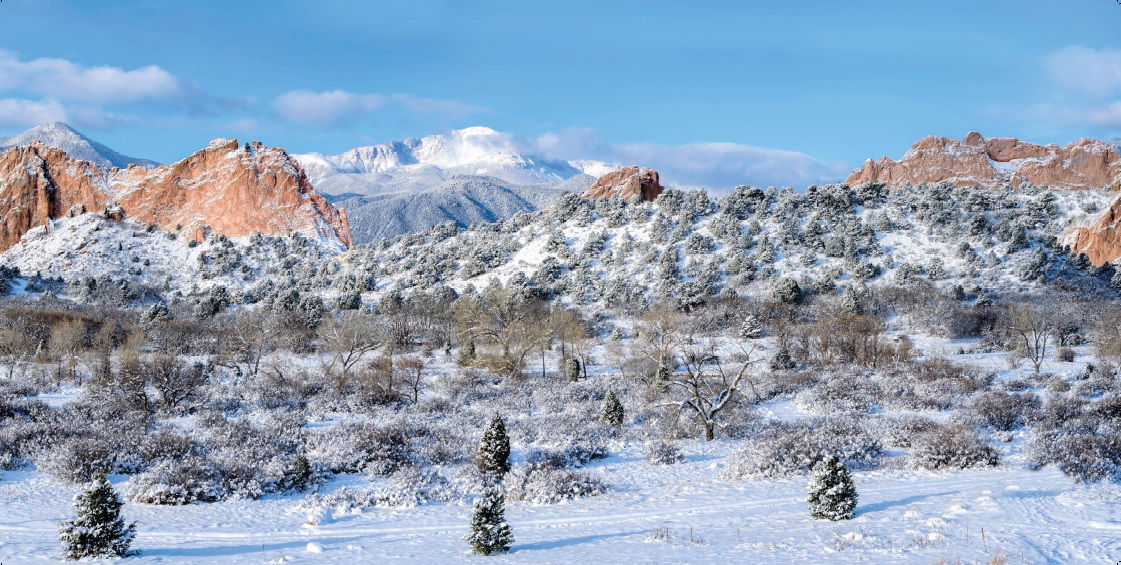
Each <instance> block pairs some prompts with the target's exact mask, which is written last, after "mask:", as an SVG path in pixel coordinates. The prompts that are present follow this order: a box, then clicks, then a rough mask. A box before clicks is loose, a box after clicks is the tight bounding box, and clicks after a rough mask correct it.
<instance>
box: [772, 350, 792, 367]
mask: <svg viewBox="0 0 1121 565" xmlns="http://www.w3.org/2000/svg"><path fill="white" fill-rule="evenodd" d="M796 366H797V365H795V364H794V360H793V359H791V358H790V351H788V350H787V349H786V348H785V347H782V348H780V349H779V350H778V353H775V356H774V358H773V359H771V370H772V371H786V370H789V369H793V368H794V367H796Z"/></svg>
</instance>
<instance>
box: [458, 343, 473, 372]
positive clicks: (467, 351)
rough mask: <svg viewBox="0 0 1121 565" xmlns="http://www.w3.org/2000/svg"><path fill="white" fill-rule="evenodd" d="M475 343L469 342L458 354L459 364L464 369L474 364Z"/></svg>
mask: <svg viewBox="0 0 1121 565" xmlns="http://www.w3.org/2000/svg"><path fill="white" fill-rule="evenodd" d="M476 355H477V354H476V352H475V342H474V341H469V342H467V345H465V346H463V351H462V352H460V354H459V364H460V365H462V366H464V367H469V366H470V365H471V364H472V363H474V362H475V356H476Z"/></svg>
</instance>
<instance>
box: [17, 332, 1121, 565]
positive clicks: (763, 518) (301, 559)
mask: <svg viewBox="0 0 1121 565" xmlns="http://www.w3.org/2000/svg"><path fill="white" fill-rule="evenodd" d="M918 345H919V346H920V347H921V348H922V349H923V350H924V351H925V352H926V353H927V354H939V353H947V354H950V353H952V352H953V351H955V350H957V348H959V347H961V346H962V345H966V343H965V342H953V343H950V342H945V341H942V340H931V339H927V340H918ZM1079 349H1080V353H1088V351H1085V350H1084V348H1079ZM948 357H950V358H952V359H954V360H956V361H964V362H969V363H972V364H975V365H979V366H982V367H984V368H987V369H990V370H993V371H996V372H997V373H998V377H997V379H998V381H999V380H1002V379H1011V378H1015V377H1016V376H1017V375H1018V374H1020V373H1023V372H1025V371H1026V369H1008V368H1007V365H1006V364H1005V362H1004V360H1003V357H1004V354H1001V353H992V354H972V355H970V354H959V355H952V354H951V355H948ZM1084 358H1086V359H1088V358H1089V356H1088V355H1087V356H1085V357H1084ZM1084 368H1085V363H1081V362H1075V363H1057V362H1053V361H1048V363H1047V365H1046V366H1045V368H1044V369H1045V370H1046V371H1050V372H1052V373H1056V374H1063V373H1069V374H1074V373H1076V372H1078V371H1081V370H1084ZM65 396H66V394H65V393H63V394H61V395H55V396H52V397H51V398H50V400H51V401H52V402H62V401H65ZM758 411H759V413H760V414H761V415H762V416H763V417H765V418H772V419H796V418H800V417H803V416H804V415H803V414H801V413H799V411H798V409H797V408H796V407H795V406H794V404H793V403H792V402H791V401H790V400H789V399H788V398H786V399H783V398H779V399H776V400H773V401H770V402H768V403H765V404H762V405H760V406H759V407H758ZM925 415H927V416H931V417H938V416H939V413H928V414H925ZM942 415H943V416H944V414H942ZM1024 435H1025V432H1024V431H1022V430H1021V431H1017V432H1012V433H1011V434H1010V435H1008V436H1005V438H1004V439H1007V440H1008V441H994V442H993V443H994V444H995V445H996V446H997V448H998V449H999V450H1000V452H1001V456H1002V464H1001V465H1000V466H999V467H995V468H989V469H971V470H963V471H952V472H927V471H915V470H911V469H906V468H904V467H903V465H902V464H900V463H901V461H900V459H901V458H899V457H891V458H889V459H887V462H886V463H885V464H884V465H883V466H881V468H879V469H877V470H873V471H857V472H855V473H854V477H855V479H856V482H857V488H858V491H859V493H860V502H859V505H858V507H857V511H856V517H855V519H853V520H851V521H843V522H826V521H817V520H811V519H810V518H809V516H808V513H807V510H806V503H805V501H804V500H805V484H806V478H805V477H795V478H791V479H781V480H745V481H731V480H727V479H723V478H720V471H721V469H722V468H723V467H724V465H725V464H726V458H727V456H728V455H729V454H730V453H732V452H733V451H734V450H735V449H737V448H738V447H739V446H740V442H739V441H736V440H728V439H718V440H716V441H713V442H709V443H706V442H703V441H683V442H680V443H679V444H678V447H679V449H681V451H682V453H683V454H684V455H685V456H686V461H685V462H684V463H681V464H677V465H665V466H651V465H649V464H648V463H647V462H646V460H645V458H644V456H643V453H642V446H641V445H640V444H637V443H628V444H627V445H626V446H625V447H623V448H622V449H621V450H618V451H615V452H613V453H612V454H611V456H610V457H608V458H607V459H603V460H598V461H593V462H591V463H589V464H588V465H587V466H586V467H585V468H584V470H585V471H587V472H589V473H591V474H593V475H595V476H597V477H599V478H601V479H602V480H603V481H605V482H606V483H608V484H609V485H611V491H610V492H608V493H606V494H603V495H600V496H594V497H588V498H582V499H577V500H574V501H571V502H567V503H562V504H556V505H542V506H536V505H531V504H526V503H519V502H508V505H507V518H508V520H509V522H510V525H511V527H512V528H513V532H514V537H515V544H514V547H513V551H512V552H511V553H510V554H507V555H502V556H494V557H477V556H473V555H472V554H470V553H469V552H468V549H467V546H466V544H465V543H464V542H463V541H462V537H463V535H464V534H465V533H466V531H467V522H468V515H469V512H470V505H469V501H462V502H455V503H431V504H426V505H422V506H420V507H417V508H411V509H402V510H391V509H380V508H368V509H363V510H360V511H350V512H342V513H336V514H334V515H333V516H329V517H325V518H324V519H321V520H320V522H321V523H320V524H318V525H314V526H312V525H307V521H308V514H307V512H306V510H304V508H303V506H302V505H301V503H302V502H303V501H304V498H305V497H304V496H303V495H286V496H268V497H265V498H264V499H261V500H257V501H226V502H217V503H208V504H193V505H188V506H181V507H164V506H150V505H138V504H132V503H129V504H126V506H125V510H124V513H125V515H126V516H127V518H128V519H130V520H135V521H137V522H138V535H137V538H136V541H135V543H134V548H136V549H139V550H140V552H141V553H140V555H139V556H137V557H133V558H128V559H127V560H126V561H127V562H128V563H138V564H139V563H254V564H256V563H380V562H386V561H403V562H425V563H448V562H479V561H480V560H483V561H487V562H496V563H507V562H512V563H514V562H516V563H574V562H585V561H590V562H602V563H613V562H619V561H621V560H623V559H625V560H627V561H629V562H633V563H728V562H732V561H743V560H750V561H751V562H758V563H825V562H869V563H939V562H941V563H958V562H962V563H987V562H990V561H991V560H993V559H994V557H995V558H996V559H997V562H998V563H1076V562H1082V563H1114V562H1116V561H1117V560H1118V559H1121V488H1118V486H1117V485H1116V484H1108V483H1107V484H1097V485H1085V484H1076V483H1074V482H1073V481H1072V480H1071V479H1070V478H1068V477H1066V476H1064V475H1063V474H1062V473H1061V472H1059V471H1058V470H1056V469H1054V468H1045V469H1042V470H1038V471H1032V470H1028V469H1026V466H1025V465H1024V463H1023V458H1022V456H1021V454H1020V450H1021V448H1022V447H1023V444H1024V441H1023V440H1024ZM514 448H515V451H514V454H513V457H512V459H513V460H515V461H518V460H520V459H522V458H523V456H524V451H522V450H519V449H518V446H517V445H515V446H514ZM889 454H891V452H889ZM0 479H2V480H0V515H2V516H3V518H2V519H0V562H3V563H4V564H8V563H52V562H58V560H59V555H60V553H59V549H58V543H57V535H56V523H57V522H58V521H60V520H63V519H66V518H68V517H70V516H71V514H72V510H71V505H70V500H71V497H72V496H73V494H75V493H76V492H78V490H79V487H76V486H64V485H61V484H60V483H58V482H56V481H55V480H53V479H51V478H49V477H47V476H46V475H43V474H39V473H35V472H33V471H11V472H4V473H2V474H0ZM111 479H112V480H113V482H114V484H115V485H116V487H117V488H118V490H121V491H123V490H124V488H125V486H126V485H125V483H126V482H127V480H128V477H127V476H126V475H116V476H112V477H111ZM375 480H376V479H375ZM369 484H370V483H369V480H368V479H366V478H363V477H362V476H359V475H341V476H337V477H335V478H333V479H331V480H330V481H329V482H328V483H327V484H326V485H325V486H324V487H323V488H322V489H321V492H323V493H329V492H331V491H333V490H336V489H339V488H342V487H348V486H349V487H362V486H368V485H369Z"/></svg>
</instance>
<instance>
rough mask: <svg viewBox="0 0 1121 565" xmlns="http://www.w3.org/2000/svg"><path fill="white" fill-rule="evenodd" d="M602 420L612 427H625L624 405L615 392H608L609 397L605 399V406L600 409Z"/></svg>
mask: <svg viewBox="0 0 1121 565" xmlns="http://www.w3.org/2000/svg"><path fill="white" fill-rule="evenodd" d="M600 420H603V423H605V424H609V425H612V426H622V425H623V403H621V402H619V398H618V397H616V396H615V391H613V390H609V391H607V396H606V397H604V399H603V406H602V407H600Z"/></svg>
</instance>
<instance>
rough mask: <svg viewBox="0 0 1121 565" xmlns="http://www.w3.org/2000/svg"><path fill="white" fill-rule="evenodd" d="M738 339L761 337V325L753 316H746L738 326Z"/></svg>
mask: <svg viewBox="0 0 1121 565" xmlns="http://www.w3.org/2000/svg"><path fill="white" fill-rule="evenodd" d="M740 337H741V338H743V339H759V338H761V337H763V323H762V322H760V321H759V318H757V317H755V316H754V315H750V314H749V315H748V316H747V318H745V319H744V321H743V325H742V326H740Z"/></svg>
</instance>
